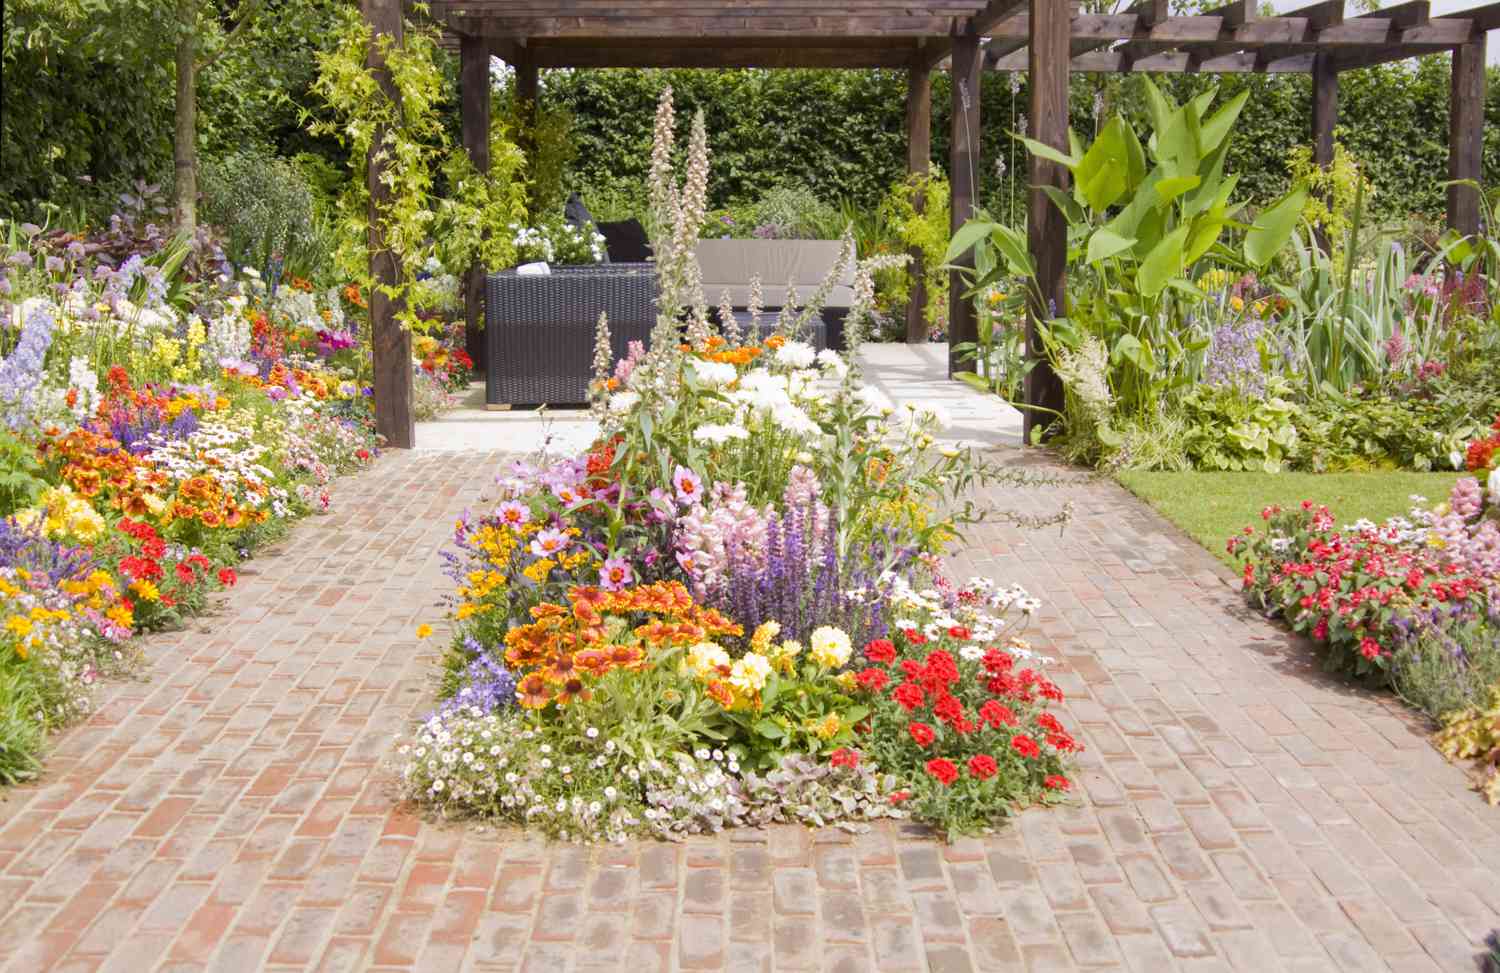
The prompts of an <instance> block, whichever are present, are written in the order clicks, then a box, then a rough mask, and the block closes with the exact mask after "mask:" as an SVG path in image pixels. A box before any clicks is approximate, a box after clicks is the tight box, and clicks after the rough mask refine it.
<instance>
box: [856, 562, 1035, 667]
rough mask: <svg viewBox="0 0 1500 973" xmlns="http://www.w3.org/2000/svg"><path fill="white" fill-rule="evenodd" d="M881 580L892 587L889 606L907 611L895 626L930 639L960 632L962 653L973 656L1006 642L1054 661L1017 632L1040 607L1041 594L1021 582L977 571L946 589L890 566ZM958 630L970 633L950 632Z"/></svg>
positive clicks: (1026, 654) (1022, 653) (1014, 650)
mask: <svg viewBox="0 0 1500 973" xmlns="http://www.w3.org/2000/svg"><path fill="white" fill-rule="evenodd" d="M880 584H881V585H882V586H883V587H884V588H885V589H886V590H887V591H888V593H889V594H888V597H889V599H890V604H891V606H892V607H893V608H895V609H896V610H897V611H900V612H903V613H905V614H904V615H903V617H900V618H898V619H897V620H896V622H895V623H894V625H893V626H892V627H893V628H896V629H898V630H902V631H915V632H921V633H922V634H923V635H924V636H926V637H927V638H929V639H937V638H940V637H944V636H946V637H948V638H949V639H954V638H958V640H959V641H960V642H961V643H962V644H961V645H960V646H959V649H958V653H959V655H960V656H961V657H963V658H964V659H967V660H969V661H975V660H978V659H980V658H982V657H983V656H984V652H985V650H986V649H987V648H989V647H990V646H993V645H1003V646H1004V647H1005V649H1006V651H1008V652H1010V654H1012V655H1014V656H1017V657H1018V658H1025V659H1032V660H1034V661H1040V662H1050V661H1052V660H1050V659H1045V658H1041V657H1038V656H1036V655H1035V654H1034V653H1032V652H1031V651H1030V649H1029V647H1028V646H1027V644H1026V643H1025V642H1024V641H1023V640H1021V639H1020V638H1018V635H1019V633H1020V631H1021V630H1022V629H1023V628H1024V627H1025V625H1026V622H1027V621H1028V620H1029V619H1030V618H1031V616H1033V615H1035V614H1036V613H1037V611H1038V610H1040V609H1041V607H1042V602H1041V600H1040V599H1038V598H1033V597H1032V596H1031V595H1030V594H1029V593H1028V592H1027V591H1026V589H1025V588H1023V587H1021V586H1020V585H1018V584H1013V585H1008V586H1006V587H1000V586H998V585H996V584H995V583H994V582H993V581H991V580H990V579H989V578H982V577H975V578H970V579H969V581H968V582H967V583H965V584H964V585H963V586H962V587H960V588H957V589H954V590H952V591H950V592H949V593H947V594H945V593H944V592H941V591H939V590H937V588H923V589H921V590H916V589H914V588H912V586H911V584H910V583H909V582H907V580H906V579H905V578H903V577H901V576H900V575H897V574H894V573H892V572H886V573H885V574H884V575H882V576H881V579H880ZM955 631H963V632H966V633H967V634H966V635H965V636H963V637H961V638H960V637H958V636H954V635H953V634H952V633H953V632H955Z"/></svg>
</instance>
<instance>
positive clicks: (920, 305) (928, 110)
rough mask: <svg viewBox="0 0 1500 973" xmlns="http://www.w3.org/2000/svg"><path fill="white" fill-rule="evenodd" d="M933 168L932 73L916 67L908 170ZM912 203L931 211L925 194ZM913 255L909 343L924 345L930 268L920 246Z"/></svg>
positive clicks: (911, 77)
mask: <svg viewBox="0 0 1500 973" xmlns="http://www.w3.org/2000/svg"><path fill="white" fill-rule="evenodd" d="M931 169H932V72H930V71H928V70H927V69H926V68H924V67H919V66H917V65H912V67H911V68H910V70H908V71H907V73H906V171H907V173H909V174H911V175H922V176H925V175H927V174H928V172H929V171H931ZM912 203H913V205H914V206H915V207H916V211H917V212H918V213H921V212H922V211H924V210H925V209H926V208H927V200H926V199H925V198H924V197H923V196H922V195H918V196H917V198H916V199H914V200H912ZM909 255H910V257H911V263H910V264H908V265H907V275H908V280H910V282H911V300H909V301H908V302H907V305H906V341H907V343H908V344H920V343H922V342H924V341H926V340H927V284H926V281H925V279H924V275H925V272H926V268H925V267H924V266H923V265H922V250H921V248H920V247H912V248H911V250H910V251H909Z"/></svg>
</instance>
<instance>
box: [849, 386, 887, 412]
mask: <svg viewBox="0 0 1500 973" xmlns="http://www.w3.org/2000/svg"><path fill="white" fill-rule="evenodd" d="M854 397H855V398H857V399H859V401H860V403H861V404H862V405H863V406H864V407H865V411H866V412H871V413H875V414H877V415H882V416H888V415H890V414H891V412H892V411H893V410H894V409H895V406H893V405H891V400H890V399H889V398H887V397H886V394H885V393H884V392H882V391H880V389H878V388H876V387H875V386H873V385H865V386H862V387H861V388H860V389H859V390H858V391H857V392H855V393H854Z"/></svg>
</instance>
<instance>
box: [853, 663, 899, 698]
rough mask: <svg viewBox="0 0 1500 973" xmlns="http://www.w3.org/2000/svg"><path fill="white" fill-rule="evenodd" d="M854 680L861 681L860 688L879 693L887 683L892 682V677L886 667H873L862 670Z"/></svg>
mask: <svg viewBox="0 0 1500 973" xmlns="http://www.w3.org/2000/svg"><path fill="white" fill-rule="evenodd" d="M854 681H855V682H857V683H859V685H860V688H862V689H864V690H865V691H866V692H870V693H878V692H881V691H882V690H884V689H885V687H886V685H887V684H889V683H890V681H891V677H890V676H888V675H886V673H885V670H884V669H876V668H873V667H872V668H869V669H864V670H861V671H860V673H859V675H857V676H855V677H854Z"/></svg>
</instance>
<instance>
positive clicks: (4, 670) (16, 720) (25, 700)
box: [0, 650, 47, 788]
mask: <svg viewBox="0 0 1500 973" xmlns="http://www.w3.org/2000/svg"><path fill="white" fill-rule="evenodd" d="M6 651H7V652H8V651H9V650H6ZM41 706H42V697H41V694H40V693H38V692H37V688H36V685H35V683H34V682H33V681H32V678H31V675H30V673H29V672H28V671H27V670H26V668H25V663H22V662H20V661H19V660H15V659H11V660H0V788H3V787H6V786H8V785H11V784H15V783H19V782H20V781H23V780H27V779H29V778H31V777H33V776H35V775H36V773H37V772H38V771H40V770H41V767H42V759H41V758H42V749H43V747H44V746H45V745H46V742H47V733H46V730H45V729H43V727H42V724H41V723H40V722H39V721H38V720H37V717H36V711H37V710H38V709H40V708H41Z"/></svg>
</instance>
